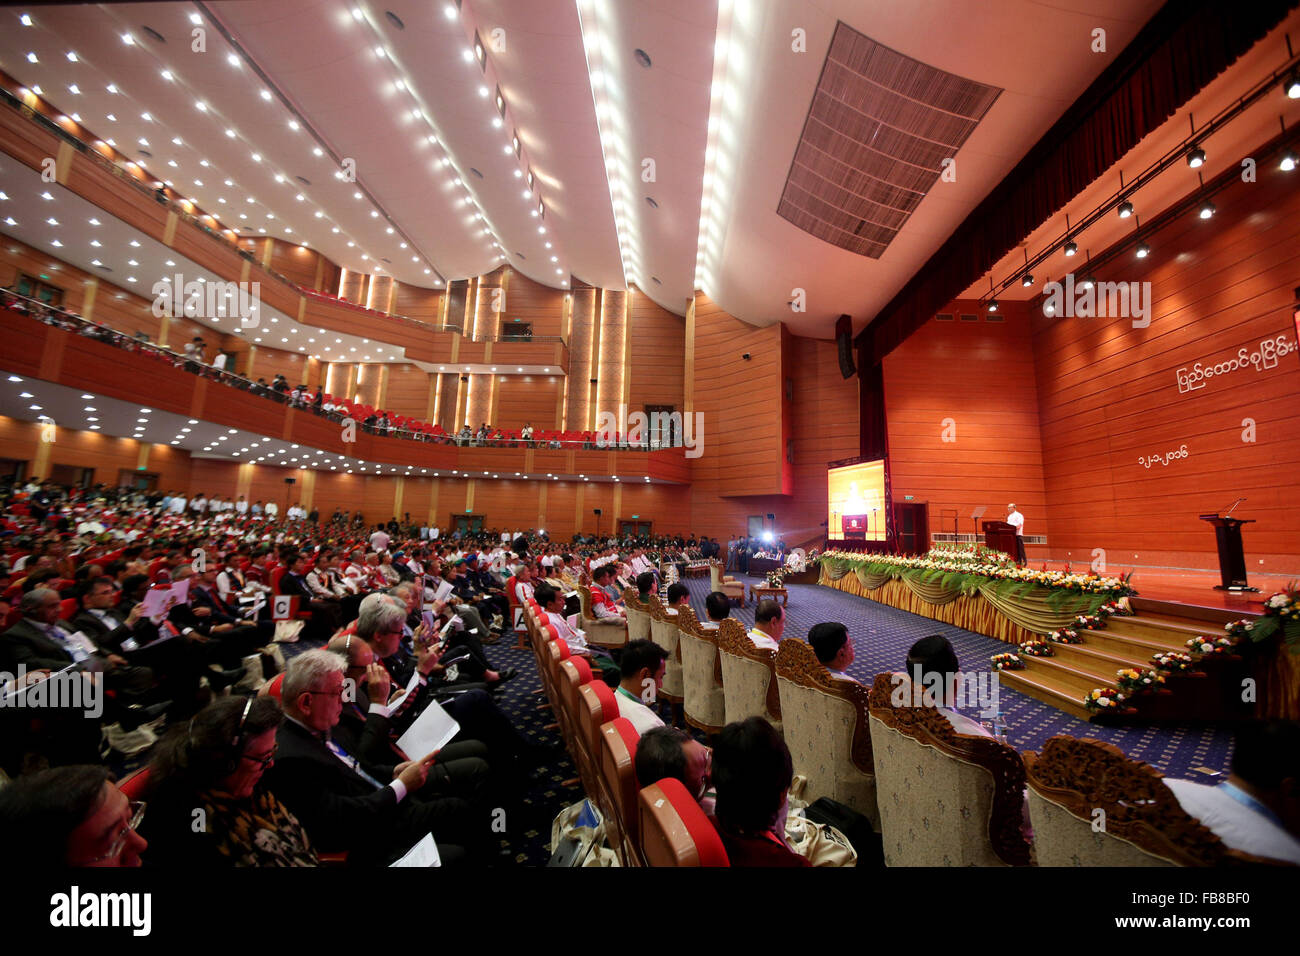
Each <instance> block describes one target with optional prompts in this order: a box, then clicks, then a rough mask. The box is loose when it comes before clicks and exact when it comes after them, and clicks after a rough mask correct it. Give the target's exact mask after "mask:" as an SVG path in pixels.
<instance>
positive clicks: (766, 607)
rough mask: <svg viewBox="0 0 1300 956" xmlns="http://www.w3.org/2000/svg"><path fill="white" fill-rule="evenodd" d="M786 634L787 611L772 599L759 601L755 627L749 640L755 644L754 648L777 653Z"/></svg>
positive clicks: (755, 615) (755, 614)
mask: <svg viewBox="0 0 1300 956" xmlns="http://www.w3.org/2000/svg"><path fill="white" fill-rule="evenodd" d="M784 633H785V611H783V610H782V609H781V605H780V604H778V603H777V602H776V601H773V600H771V599H770V598H764V599H763V600H761V601H759V602H758V607H757V608H756V609H755V610H754V627H753V628H752V629H751V630H750V632H749V639H750V640H751V641H753V642H754V646H755V647H766V648H768V649H770V650H773V651H775V650H777V648H778V647H779V645H780V641H781V635H782V634H784Z"/></svg>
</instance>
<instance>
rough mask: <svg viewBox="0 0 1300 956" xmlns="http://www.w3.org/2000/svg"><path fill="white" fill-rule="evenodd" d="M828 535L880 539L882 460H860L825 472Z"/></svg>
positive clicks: (885, 510)
mask: <svg viewBox="0 0 1300 956" xmlns="http://www.w3.org/2000/svg"><path fill="white" fill-rule="evenodd" d="M826 485H827V494H826V499H827V505H826V509H827V516H826V529H827V536H828V537H831V538H861V539H863V540H868V541H883V540H884V539H885V536H886V532H887V521H888V520H889V518H888V514H887V513H888V510H889V509H888V508H887V507H886V505H885V461H884V459H883V458H882V459H880V460H878V461H862V462H858V463H857V464H854V465H842V466H840V467H839V468H829V469H827V471H826Z"/></svg>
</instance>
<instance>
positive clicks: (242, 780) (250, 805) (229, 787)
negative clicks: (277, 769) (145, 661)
mask: <svg viewBox="0 0 1300 956" xmlns="http://www.w3.org/2000/svg"><path fill="white" fill-rule="evenodd" d="M283 720H284V714H283V712H282V711H281V710H280V704H279V702H278V701H277V700H276V699H275V698H273V697H251V698H246V697H223V698H221V699H219V700H216V701H214V702H213V703H212V704H210V705H209V706H207V707H205V708H204V709H203V710H201V711H200V712H199V713H198V714H196V715H195V716H194V719H193V720H191V721H189V723H188V724H177V725H176V726H175V727H173V728H172V729H171V730H170V731H169V732H168V734H167V735H166V736H164V737H163V739H162V740H161V741H159V743H158V750H157V753H156V754H155V756H154V759H153V763H152V764H150V766H149V794H148V802H149V816H148V817H147V818H146V820H145V830H144V832H145V834H147V839H148V840H149V848H148V851H147V852H146V855H145V862H146V863H148V864H149V865H151V866H173V867H177V868H180V867H184V868H187V869H188V868H196V867H227V866H316V865H317V859H316V851H315V850H313V849H312V846H311V841H310V840H309V839H308V838H307V832H306V831H305V830H304V829H303V827H302V825H301V824H300V823H299V822H298V820H297V819H296V818H295V817H294V815H293V814H292V813H290V812H289V811H288V810H287V809H286V808H285V806H284V804H282V803H280V801H279V800H277V799H276V797H275V795H274V794H272V793H271V792H270V791H269V790H267V789H265V788H264V787H260V786H258V784H259V782H260V781H261V779H262V774H263V772H264V771H265V770H266V768H267V767H269V766H270V765H271V764H272V763H273V762H274V759H275V733H276V729H277V728H278V727H279V726H280V723H281V722H282V721H283ZM200 824H201V825H200Z"/></svg>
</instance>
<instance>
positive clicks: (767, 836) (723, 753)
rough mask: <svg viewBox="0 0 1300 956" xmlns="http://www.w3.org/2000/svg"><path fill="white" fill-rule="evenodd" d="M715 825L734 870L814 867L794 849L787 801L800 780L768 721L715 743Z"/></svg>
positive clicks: (725, 733)
mask: <svg viewBox="0 0 1300 956" xmlns="http://www.w3.org/2000/svg"><path fill="white" fill-rule="evenodd" d="M712 779H713V786H714V788H715V789H716V791H717V804H716V806H715V810H714V816H713V817H711V819H712V820H713V825H714V827H715V828H716V829H717V831H718V836H720V837H722V845H723V846H724V847H725V848H726V850H727V857H728V859H730V861H731V865H732V866H809V865H810V864H809V863H808V860H807V859H805V858H804V857H802V856H800V855H799V854H797V853H795V852H794V851H793V850H791V849H790V847H789V845H788V844H787V843H786V842H785V840H784V839H783V837H782V834H784V833H785V816H786V807H787V803H786V798H787V796H788V795H789V792H790V783H791V781H793V780H794V764H793V762H792V761H791V759H790V749H789V748H788V747H787V746H786V745H785V741H784V740H782V739H781V735H780V734H778V733H777V732H776V729H775V728H774V727H773V726H772V725H771V724H769V723H768V722H767V721H766V720H764V719H763V718H762V717H750V718H748V719H746V720H742V721H738V722H736V723H734V724H728V725H727V726H726V727H723V728H722V731H721V732H720V733H719V734H718V735H717V736H716V737H715V738H714V740H713V777H712Z"/></svg>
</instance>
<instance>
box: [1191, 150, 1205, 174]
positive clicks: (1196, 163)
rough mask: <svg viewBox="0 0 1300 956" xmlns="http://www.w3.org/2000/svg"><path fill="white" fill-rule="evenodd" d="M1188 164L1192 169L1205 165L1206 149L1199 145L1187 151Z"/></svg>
mask: <svg viewBox="0 0 1300 956" xmlns="http://www.w3.org/2000/svg"><path fill="white" fill-rule="evenodd" d="M1187 165H1188V166H1190V167H1192V169H1199V168H1200V167H1202V166H1204V165H1205V150H1203V149H1201V147H1199V146H1193V147H1192V148H1191V149H1189V150H1188V151H1187Z"/></svg>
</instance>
